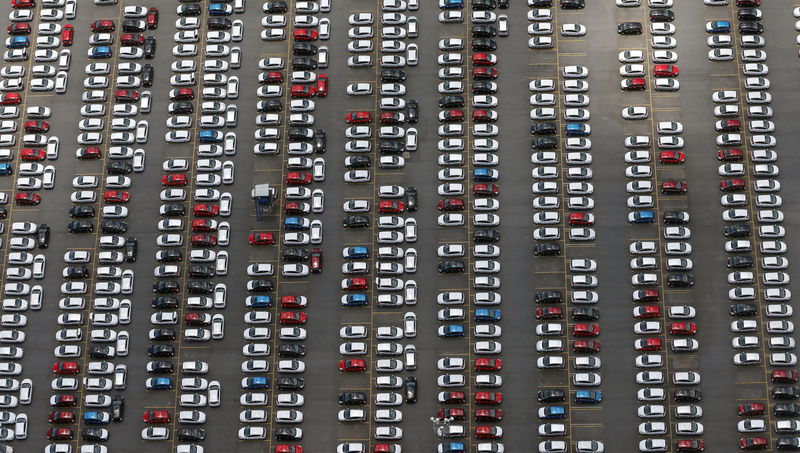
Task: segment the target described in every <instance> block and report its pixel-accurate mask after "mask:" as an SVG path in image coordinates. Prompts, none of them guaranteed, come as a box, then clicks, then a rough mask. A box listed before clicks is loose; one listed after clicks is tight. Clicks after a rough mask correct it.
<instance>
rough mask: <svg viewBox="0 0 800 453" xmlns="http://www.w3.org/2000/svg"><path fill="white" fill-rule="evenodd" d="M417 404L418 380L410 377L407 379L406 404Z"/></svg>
mask: <svg viewBox="0 0 800 453" xmlns="http://www.w3.org/2000/svg"><path fill="white" fill-rule="evenodd" d="M416 402H417V378H415V377H414V376H409V377H407V378H406V403H407V404H414V403H416Z"/></svg>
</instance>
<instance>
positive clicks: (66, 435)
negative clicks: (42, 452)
mask: <svg viewBox="0 0 800 453" xmlns="http://www.w3.org/2000/svg"><path fill="white" fill-rule="evenodd" d="M47 438H48V439H50V440H72V429H70V428H50V429H48V430H47Z"/></svg>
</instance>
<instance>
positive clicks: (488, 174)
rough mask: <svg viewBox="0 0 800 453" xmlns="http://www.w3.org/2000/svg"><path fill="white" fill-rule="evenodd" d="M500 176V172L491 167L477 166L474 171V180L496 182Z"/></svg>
mask: <svg viewBox="0 0 800 453" xmlns="http://www.w3.org/2000/svg"><path fill="white" fill-rule="evenodd" d="M499 177H500V172H498V171H497V170H494V169H491V168H476V169H475V170H474V171H473V172H472V180H473V181H489V182H494V181H497V179H498V178H499Z"/></svg>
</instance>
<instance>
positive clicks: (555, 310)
mask: <svg viewBox="0 0 800 453" xmlns="http://www.w3.org/2000/svg"><path fill="white" fill-rule="evenodd" d="M563 317H564V313H563V311H561V307H539V308H537V309H536V319H561V318H563Z"/></svg>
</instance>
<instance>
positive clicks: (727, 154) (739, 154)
mask: <svg viewBox="0 0 800 453" xmlns="http://www.w3.org/2000/svg"><path fill="white" fill-rule="evenodd" d="M717 159H719V160H722V161H726V162H738V161H740V160H742V159H744V151H742V150H741V149H739V148H728V149H721V150H719V151H717Z"/></svg>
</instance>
